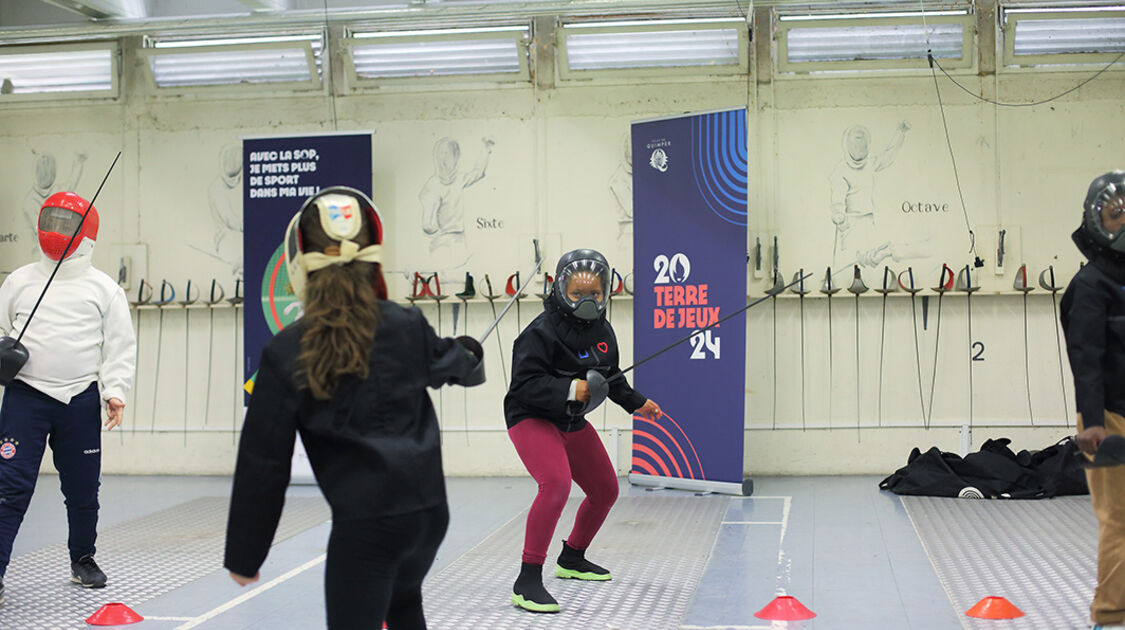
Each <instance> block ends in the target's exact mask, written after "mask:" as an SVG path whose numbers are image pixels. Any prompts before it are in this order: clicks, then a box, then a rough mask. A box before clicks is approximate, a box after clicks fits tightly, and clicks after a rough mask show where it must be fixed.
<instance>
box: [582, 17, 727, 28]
mask: <svg viewBox="0 0 1125 630" xmlns="http://www.w3.org/2000/svg"><path fill="white" fill-rule="evenodd" d="M745 23H746V20H744V19H742V18H699V19H683V20H627V21H618V22H573V23H571V22H568V23H567V24H566V29H567V30H570V29H576V28H621V27H630V26H681V25H684V24H745Z"/></svg>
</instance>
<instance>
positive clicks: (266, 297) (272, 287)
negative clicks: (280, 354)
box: [262, 244, 304, 335]
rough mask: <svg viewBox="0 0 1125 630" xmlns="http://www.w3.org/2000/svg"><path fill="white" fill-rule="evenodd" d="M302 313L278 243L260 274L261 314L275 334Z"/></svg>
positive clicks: (282, 251) (283, 253)
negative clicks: (264, 269) (262, 272)
mask: <svg viewBox="0 0 1125 630" xmlns="http://www.w3.org/2000/svg"><path fill="white" fill-rule="evenodd" d="M303 313H304V309H302V308H301V303H300V302H299V301H297V296H296V295H295V294H294V293H293V287H292V286H290V284H289V268H288V266H287V265H286V261H285V247H284V244H282V245H278V246H277V249H276V250H274V252H273V255H272V256H270V261H269V262H268V263H266V271H265V273H264V274H263V275H262V315H263V316H264V317H265V318H266V325H267V326H269V328H270V332H271V333H273V334H275V335H276V334H277V333H278V332H279V331H280V330H281V329H282V328H285V327H286V326H288V325H289V324H292V323H293V322H295V321H297V319H298V318H299V317H301V315H302V314H303Z"/></svg>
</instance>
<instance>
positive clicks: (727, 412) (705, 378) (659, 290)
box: [629, 109, 749, 494]
mask: <svg viewBox="0 0 1125 630" xmlns="http://www.w3.org/2000/svg"><path fill="white" fill-rule="evenodd" d="M632 143H633V164H634V167H633V221H634V226H633V227H634V237H633V274H634V284H635V287H634V296H633V318H634V319H633V321H634V324H633V326H634V331H633V339H634V350H633V354H634V356H635V357H638V358H644V357H647V356H649V355H650V354H652V353H654V352H657V351H659V350H661V349H663V348H665V347H667V346H668V345H670V344H672V343H673V342H675V341H676V340H678V339H682V338H684V337H687V336H688V335H690V334H691V333H692V331H695V330H699V329H702V328H704V327H706V326H708V325H710V324H713V323H714V322H716V321H718V320H720V319H722V318H723V317H724V316H725V315H726V314H728V313H733V312H735V311H737V310H738V309H740V308H743V307H745V306H746V218H747V188H746V185H747V136H746V110H744V109H737V110H730V111H722V112H713V113H702V114H693V115H685V116H681V117H675V118H665V119H659V120H649V121H639V122H635V123H633V126H632ZM634 382H635V387H636V388H637V390H638V391H640V392H641V393H643V394H645V395H647V396H649V397H651V398H653V399H654V400H655V401H656V402H657V403H658V404H659V405H660V406H661V408H662V409H663V410H664V414H665V415H664V417H662V418H656V419H648V418H644V417H642V416H634V417H633V457H632V467H631V471H630V474H629V479H630V481H631V482H633V483H637V484H642V485H660V486H666V487H682V488H687V489H700V490H710V491H717V492H727V493H734V494H744V493H746V492H748V490H747V488H748V487H749V486H747V487H744V483H743V464H742V460H743V450H744V446H743V440H744V438H743V435H744V425H745V400H746V399H745V390H746V325H745V321H744V320H743V319H741V318H733V319H731V320H729V321H728V322H724V323H722V324H720V325H719V326H717V327H715V328H712V329H710V330H706V331H703V332H700V333H699V334H696V335H694V336H692V337H691V338H690V339H689V340H688V341H686V342H684V343H682V344H680V345H678V346H676V347H675V348H673V349H671V350H669V351H668V352H665V353H664V354H662V355H660V356H659V357H657V358H655V359H653V360H651V361H649V362H647V363H644V364H643V365H640V366H638V367H637V369H636V375H635V377H634Z"/></svg>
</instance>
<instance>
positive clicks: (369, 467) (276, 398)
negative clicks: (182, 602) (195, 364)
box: [223, 300, 478, 576]
mask: <svg viewBox="0 0 1125 630" xmlns="http://www.w3.org/2000/svg"><path fill="white" fill-rule="evenodd" d="M379 313H380V320H379V325H378V328H377V329H376V334H375V344H374V350H373V352H372V354H371V359H370V365H371V370H370V373H369V374H368V376H367V378H366V379H363V380H360V379H359V378H358V377H354V376H353V377H347V378H345V379H344V380H343V381H342V382H341V383H340V385H339V386H338V387H337V389H336V392H335V395H334V396H333V398H332V400H330V401H320V400H316V399H314V398H313V397H312V394H311V393H310V392H309V390H308V388H307V387H305V388H301V387H299V386H298V384H297V379H296V371H297V356H298V353H299V352H300V339H301V334H302V332H303V329H304V328H303V326H302V322H301V321H299V320H298V321H297V322H296V323H295V324H293V325H291V326H289V327H288V328H286V329H284V330H282V331H281V332H280V333H278V334H277V335H276V336H275V337H274V338H273V339H272V340H270V342H269V343H268V344H266V347H265V349H264V350H262V360H261V362H260V363H259V367H258V377H257V379H256V380H255V383H254V394H253V396H251V398H250V407H249V410H248V411H247V413H246V421H245V423H244V425H243V427H242V438H241V440H240V442H239V446H238V462H237V465H236V467H235V473H234V488H233V490H232V491H231V506H230V517H229V521H228V523H227V544H226V559H225V561H224V563H223V566H225V567H226V568H227V569H229V570H230V571H233V572H234V573H237V574H239V575H245V576H253V575H254V574H256V573H257V572H258V569H259V568H260V567H261V565H262V562H263V561H264V560H265V558H266V554H267V553H268V551H269V547H270V543H271V542H272V541H273V536H274V533H275V532H276V531H277V524H278V520H279V519H280V517H281V508H282V505H283V504H284V502H285V489H286V486H288V485H289V471H290V466H291V459H292V456H293V445H294V440H295V437H296V433H297V432H298V431H299V432H300V434H301V441H302V442H303V443H304V445H305V450H306V451H307V452H308V455H309V463H310V464H311V465H312V469H313V472H314V474H315V475H316V479H317V483H318V484H319V485H320V488H321V491H322V492H323V493H324V496H325V498H326V499H327V500H328V503H329V505H330V506H331V507H332V518H333V519H334V520H337V521H342V520H348V519H354V518H370V517H378V516H391V515H396V514H404V513H407V512H412V511H416V510H422V509H425V508H429V507H433V506H435V505H439V504H442V503H444V502H445V481H444V478H443V474H442V466H441V436H440V435H439V430H438V424H437V416H436V415H435V414H434V407H433V403H432V402H431V401H430V396H429V393H428V392H427V391H426V388H427V387H435V388H436V387H440V386H441V385H443V384H445V383H461V382H463V380H464V379H465V378H466V377H468V376H469V374H470V373H471V372H472V371H473V369H474V368H475V367H476V365H477V363H478V360H477V358H476V357H475V356H474V355H473V354H472V353H471V352H469V351H468V350H466V349H465V347H464V346H462V345H461V344H459V343H457V342H456V341H454V340H453V339H450V338H439V337H438V336H437V335H435V334H434V331H433V328H431V327H430V325H429V323H427V322H426V319H425V318H424V317H423V316H422V313H421V311H418V310H416V309H413V308H409V309H408V308H404V307H402V306H399V305H397V304H395V303H393V302H388V301H384V300H381V301H380V302H379Z"/></svg>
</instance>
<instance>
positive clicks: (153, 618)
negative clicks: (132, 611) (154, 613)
mask: <svg viewBox="0 0 1125 630" xmlns="http://www.w3.org/2000/svg"><path fill="white" fill-rule="evenodd" d="M192 619H195V617H150V616H147V615H146V616H145V621H191V620H192Z"/></svg>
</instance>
